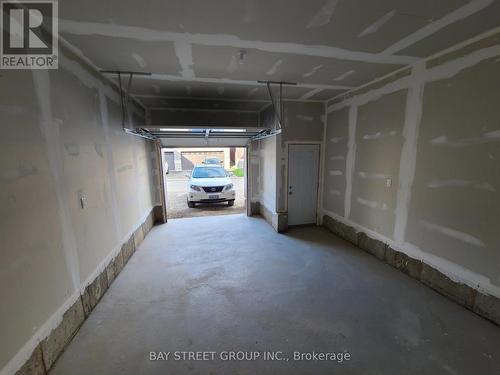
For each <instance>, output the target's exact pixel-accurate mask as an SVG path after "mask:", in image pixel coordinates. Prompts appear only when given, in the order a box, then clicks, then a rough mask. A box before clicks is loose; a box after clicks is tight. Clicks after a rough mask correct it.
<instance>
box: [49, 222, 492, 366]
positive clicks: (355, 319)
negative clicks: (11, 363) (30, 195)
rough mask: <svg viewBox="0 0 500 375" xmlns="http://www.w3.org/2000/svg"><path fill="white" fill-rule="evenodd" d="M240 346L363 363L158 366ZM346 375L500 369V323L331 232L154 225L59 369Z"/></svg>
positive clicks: (262, 225) (251, 225) (248, 225)
mask: <svg viewBox="0 0 500 375" xmlns="http://www.w3.org/2000/svg"><path fill="white" fill-rule="evenodd" d="M227 228H231V230H227ZM257 234H258V235H257ZM228 350H235V351H283V352H287V353H291V352H293V351H300V352H309V351H317V352H339V351H348V352H349V353H350V354H351V359H350V360H349V361H346V362H343V363H342V364H336V363H332V362H316V363H315V362H294V361H292V360H289V361H281V362H277V361H275V362H272V361H263V360H257V361H231V362H227V361H226V362H223V361H220V360H216V361H172V360H170V361H160V362H151V361H149V352H150V351H165V352H173V351H218V352H220V351H228ZM172 355H173V354H172ZM332 371H335V373H336V374H384V375H385V374H498V373H500V328H499V327H497V326H495V325H493V324H492V323H490V322H488V321H487V320H484V319H482V318H481V317H479V316H477V315H475V314H473V313H471V312H470V311H468V310H466V309H464V308H463V307H461V306H459V305H457V304H455V303H454V302H452V301H450V300H448V299H447V298H444V297H442V296H441V295H439V294H437V293H436V292H434V291H433V290H431V289H429V288H427V287H425V286H424V285H423V284H421V283H419V282H418V281H416V280H414V279H411V278H410V277H408V276H406V275H404V274H403V273H401V272H399V271H397V270H395V269H394V268H392V267H390V266H388V265H386V264H384V263H382V262H380V261H378V260H377V259H375V258H374V257H372V256H370V255H368V254H367V253H365V252H363V251H361V250H359V249H357V248H355V247H353V246H352V245H351V244H349V243H347V242H345V241H343V240H341V239H339V238H337V237H335V236H334V235H332V234H331V233H330V232H328V231H327V230H325V229H323V228H318V227H301V228H295V229H290V231H289V232H288V233H287V234H286V235H283V234H277V233H275V232H274V231H273V229H272V228H271V227H270V226H269V225H268V224H267V223H266V222H265V221H264V220H262V219H260V218H248V217H246V216H244V215H228V216H220V217H199V218H187V219H179V220H174V221H172V222H169V223H168V224H164V225H162V226H158V227H155V228H153V229H152V231H151V232H150V234H149V235H148V236H147V237H146V239H145V240H144V242H143V244H142V245H141V247H140V249H139V251H138V252H136V253H135V254H134V255H133V257H132V258H131V260H130V261H129V263H128V264H127V266H126V267H125V269H124V270H123V272H122V273H121V274H120V275H119V276H118V278H117V279H116V281H115V282H114V283H113V284H112V286H111V287H110V289H109V290H108V292H107V293H106V294H105V296H104V297H103V299H102V301H101V302H100V303H99V304H98V305H97V307H96V308H95V310H94V311H93V312H92V314H91V315H90V317H89V318H88V320H86V321H85V323H84V324H83V326H82V328H81V329H80V331H79V332H78V334H77V335H76V337H75V338H74V340H73V341H72V343H71V344H70V345H69V347H68V348H67V350H66V352H65V353H64V354H63V355H62V356H61V358H60V359H59V361H58V362H57V363H56V366H55V368H54V370H53V371H52V374H53V375H56V374H85V375H87V374H124V373H127V374H257V373H259V374H270V373H273V374H276V373H279V374H326V373H332Z"/></svg>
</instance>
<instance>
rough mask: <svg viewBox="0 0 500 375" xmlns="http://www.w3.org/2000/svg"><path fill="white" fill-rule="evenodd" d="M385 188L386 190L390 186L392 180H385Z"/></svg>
mask: <svg viewBox="0 0 500 375" xmlns="http://www.w3.org/2000/svg"><path fill="white" fill-rule="evenodd" d="M385 186H387V187H388V188H390V187H391V186H392V178H387V179H386V180H385Z"/></svg>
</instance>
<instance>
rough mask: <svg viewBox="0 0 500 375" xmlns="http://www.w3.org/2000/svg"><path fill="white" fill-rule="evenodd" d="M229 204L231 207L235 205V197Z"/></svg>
mask: <svg viewBox="0 0 500 375" xmlns="http://www.w3.org/2000/svg"><path fill="white" fill-rule="evenodd" d="M227 205H228V206H229V207H231V206H234V199H233V200H232V201H227Z"/></svg>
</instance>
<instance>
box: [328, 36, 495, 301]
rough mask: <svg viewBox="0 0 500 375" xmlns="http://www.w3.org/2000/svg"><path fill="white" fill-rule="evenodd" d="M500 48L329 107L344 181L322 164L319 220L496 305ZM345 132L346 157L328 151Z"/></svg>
mask: <svg viewBox="0 0 500 375" xmlns="http://www.w3.org/2000/svg"><path fill="white" fill-rule="evenodd" d="M489 40H490V41H491V38H489ZM499 40H500V39H499V36H498V35H497V38H496V42H495V44H491V43H488V44H486V45H485V44H484V43H482V41H481V40H474V41H471V44H470V45H466V44H464V45H463V46H460V47H457V52H453V53H449V51H447V53H446V54H443V55H442V56H441V57H439V58H433V60H432V64H427V66H426V63H425V61H424V62H421V63H418V64H416V65H414V66H413V69H412V72H411V74H410V75H403V76H401V75H397V74H396V75H395V76H394V77H392V79H386V84H385V85H383V86H380V85H378V84H377V83H375V84H374V85H373V86H370V85H368V86H366V87H365V88H364V90H362V92H361V93H360V94H359V95H355V96H352V97H346V98H345V100H343V101H341V102H335V103H333V102H332V104H331V105H330V106H329V107H328V128H327V130H326V134H327V137H328V138H326V139H325V145H326V147H327V150H326V155H333V154H335V155H337V151H338V156H339V159H341V157H343V158H344V159H345V160H346V162H345V164H344V165H345V166H346V171H345V178H344V181H342V182H341V181H339V179H337V178H331V177H330V176H328V174H329V173H330V171H335V170H339V171H340V172H344V171H343V170H342V166H340V167H338V164H336V163H337V161H334V160H332V159H331V157H325V178H324V181H325V183H324V200H323V212H324V213H325V214H327V215H330V216H332V217H334V218H336V219H337V220H340V221H342V222H344V223H346V224H348V225H351V226H353V227H354V228H357V229H358V230H360V231H363V232H365V233H368V234H369V235H371V236H373V237H375V238H377V239H380V240H382V241H384V242H385V243H388V244H390V245H391V246H392V247H393V248H395V249H398V250H399V251H402V252H404V253H406V254H408V255H410V256H411V257H413V258H416V259H418V260H422V261H423V262H424V263H426V264H429V265H431V266H432V267H434V268H435V269H437V270H439V271H441V272H443V273H444V274H445V275H447V276H449V277H450V278H452V279H453V280H457V281H459V282H463V283H466V284H467V285H469V286H471V287H473V288H476V289H479V290H481V291H483V292H485V293H487V294H492V295H495V296H497V297H498V296H500V261H499V260H500V250H499V249H500V246H499V245H500V232H499V231H498V214H499V213H500V193H499V190H500V170H499V169H498V158H499V157H500V155H499V152H500V148H499V147H498V146H499V143H498V142H499V141H500V125H499V124H500V111H499V109H498V103H499V102H500V87H499V86H498V85H496V84H493V82H498V81H499V79H500V44H498V43H499ZM459 48H463V50H462V52H460V49H459ZM346 116H347V119H346ZM346 123H348V124H349V129H348V131H347V134H348V140H347V149H346V148H345V145H344V144H342V145H339V144H338V143H335V142H332V141H331V139H334V138H335V137H342V136H345V134H346ZM349 130H350V131H349ZM329 138H330V139H329ZM340 172H339V176H342V175H341V174H340ZM389 179H390V182H389ZM343 186H345V191H344V190H343ZM330 191H338V192H339V193H340V196H339V198H335V199H334V198H332V197H331V196H330V195H329V192H330ZM336 194H337V195H339V194H338V193H336ZM342 199H344V204H345V206H348V207H342V204H341V201H342Z"/></svg>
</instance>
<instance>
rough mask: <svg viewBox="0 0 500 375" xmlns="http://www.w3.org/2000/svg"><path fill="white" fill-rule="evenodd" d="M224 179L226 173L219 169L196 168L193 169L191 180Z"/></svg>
mask: <svg viewBox="0 0 500 375" xmlns="http://www.w3.org/2000/svg"><path fill="white" fill-rule="evenodd" d="M217 177H226V171H224V168H221V167H196V168H195V169H193V178H217Z"/></svg>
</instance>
